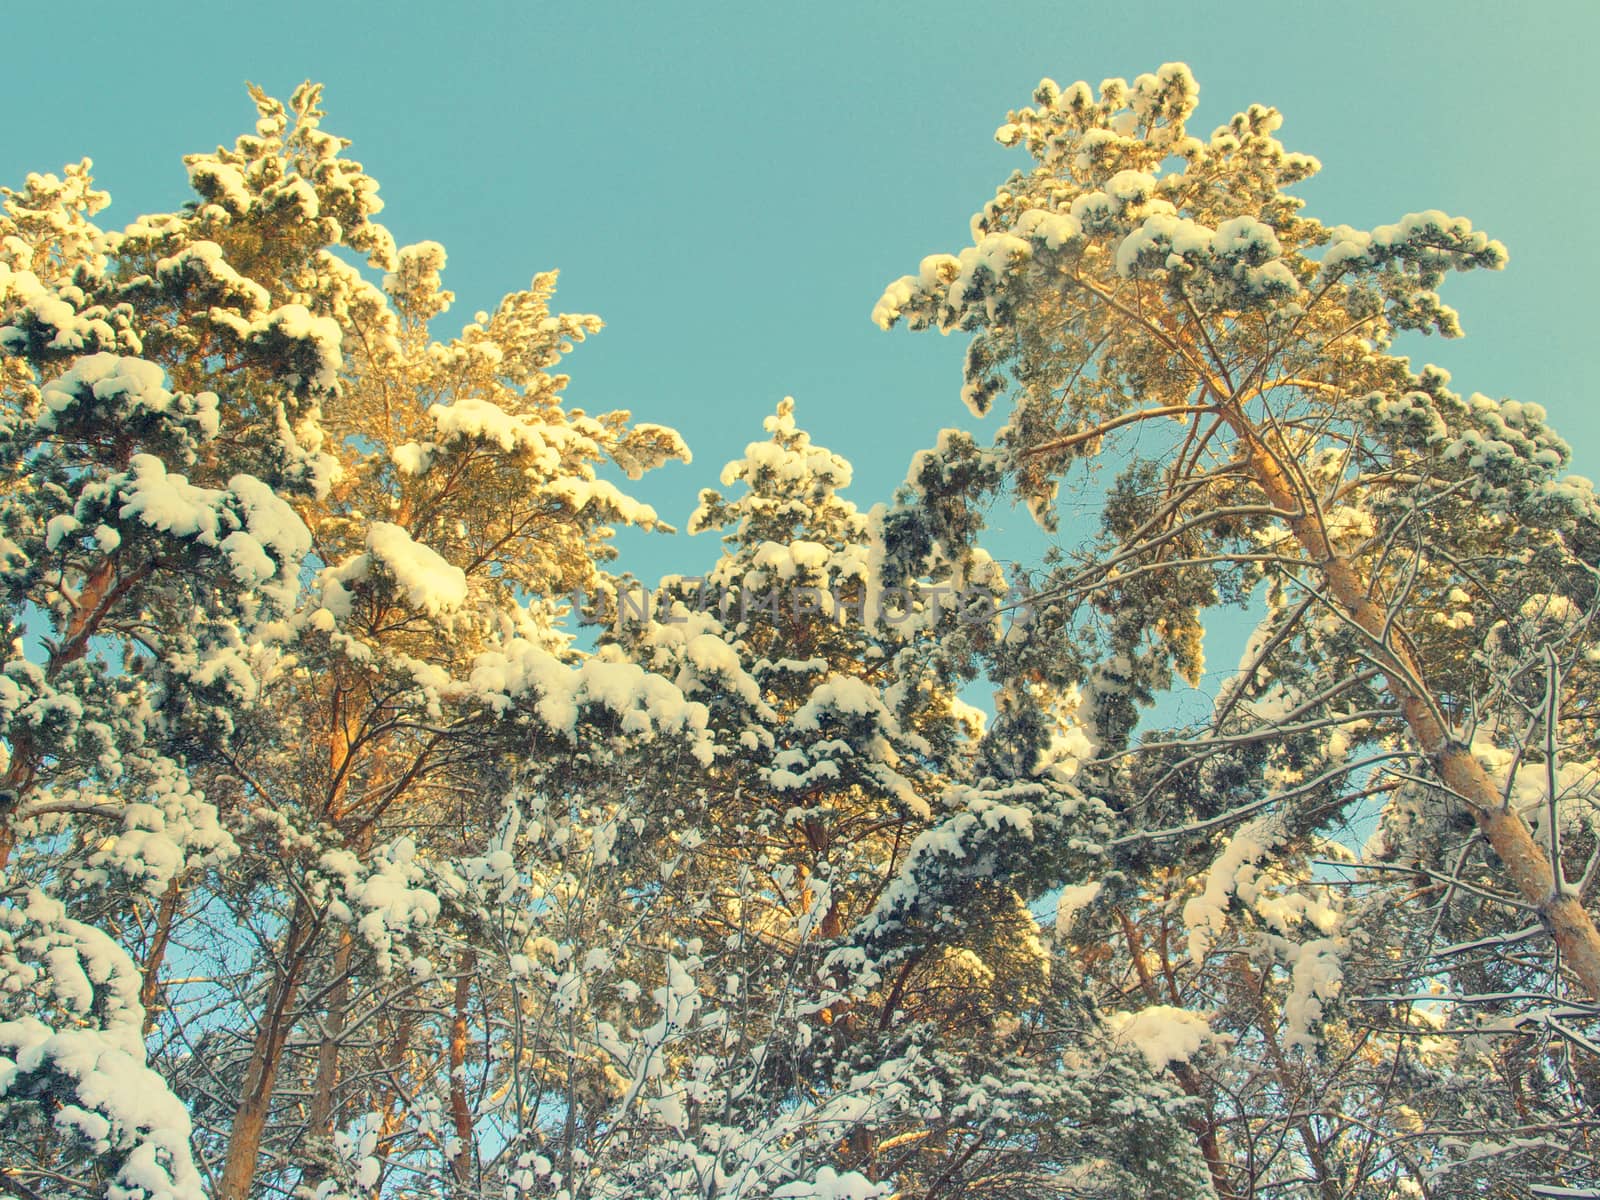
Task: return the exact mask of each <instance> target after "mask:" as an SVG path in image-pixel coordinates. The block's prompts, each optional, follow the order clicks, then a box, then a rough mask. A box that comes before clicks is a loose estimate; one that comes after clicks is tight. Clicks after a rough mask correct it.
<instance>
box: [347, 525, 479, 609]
mask: <svg viewBox="0 0 1600 1200" xmlns="http://www.w3.org/2000/svg"><path fill="white" fill-rule="evenodd" d="M367 553H368V554H369V555H371V557H372V559H373V560H374V561H375V562H377V563H380V564H381V565H382V566H383V568H384V570H385V571H387V572H388V574H389V575H390V576H392V577H393V579H394V581H395V582H396V583H398V584H399V585H400V588H401V590H402V591H403V592H404V593H405V595H406V598H407V599H408V600H409V601H410V602H411V604H412V605H413V607H416V608H419V609H421V610H422V611H423V612H425V613H427V614H428V615H429V616H438V615H440V614H441V613H445V612H449V611H451V610H453V609H457V608H460V607H461V606H462V605H463V604H465V603H466V602H467V574H466V572H465V571H463V570H462V569H461V568H460V567H458V566H455V565H453V564H452V563H450V562H448V561H446V560H445V559H444V557H443V556H441V555H440V554H439V553H438V552H437V551H435V550H434V549H432V548H431V547H429V546H424V545H423V544H422V543H421V542H417V541H413V540H412V537H411V535H410V534H409V533H407V532H406V531H405V530H404V529H402V528H401V527H400V526H398V525H394V524H391V523H389V522H388V521H374V522H372V524H371V525H370V526H369V527H368V529H367Z"/></svg>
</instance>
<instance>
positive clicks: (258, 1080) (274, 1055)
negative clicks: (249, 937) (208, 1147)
mask: <svg viewBox="0 0 1600 1200" xmlns="http://www.w3.org/2000/svg"><path fill="white" fill-rule="evenodd" d="M317 926H318V921H317V918H316V916H315V914H313V913H312V911H311V908H310V906H309V905H307V904H306V902H305V901H304V900H300V901H297V902H296V904H295V908H294V914H293V916H291V917H290V919H289V929H288V932H287V933H286V935H285V936H284V948H283V956H282V960H281V961H282V968H281V971H280V973H279V975H278V978H277V980H276V981H274V983H273V985H272V990H271V992H270V993H269V995H268V998H267V1006H266V1011H265V1012H264V1013H263V1014H262V1019H261V1023H260V1025H259V1026H258V1027H257V1028H256V1037H255V1042H254V1043H253V1044H252V1045H251V1047H250V1060H249V1063H248V1065H247V1066H246V1068H245V1074H244V1086H243V1088H242V1090H241V1094H240V1096H239V1105H238V1107H237V1108H236V1109H234V1114H233V1127H232V1129H231V1130H230V1131H229V1133H228V1153H227V1158H226V1159H225V1161H224V1163H223V1168H222V1175H221V1177H220V1178H219V1179H218V1181H217V1197H218V1200H247V1197H248V1196H249V1195H250V1185H251V1183H252V1182H253V1181H254V1180H255V1174H256V1160H257V1159H258V1158H259V1157H260V1154H261V1141H262V1137H263V1135H264V1134H265V1133H266V1128H267V1115H268V1112H269V1110H270V1109H271V1106H272V1090H273V1087H274V1085H275V1084H276V1083H277V1080H278V1067H279V1065H280V1064H281V1063H282V1061H283V1047H284V1044H285V1043H286V1042H287V1041H288V1040H289V1032H290V1030H291V1028H292V1027H293V1025H294V1021H293V1018H292V1016H291V1015H290V1011H289V1010H290V1008H291V1007H292V1006H293V1004H294V998H295V993H296V992H297V991H298V990H299V987H300V975H301V971H302V970H303V969H304V967H305V959H306V953H307V950H308V948H309V946H310V944H311V942H312V940H313V939H314V938H315V937H316V932H317Z"/></svg>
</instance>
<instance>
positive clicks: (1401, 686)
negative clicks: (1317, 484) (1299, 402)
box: [1222, 400, 1600, 1000]
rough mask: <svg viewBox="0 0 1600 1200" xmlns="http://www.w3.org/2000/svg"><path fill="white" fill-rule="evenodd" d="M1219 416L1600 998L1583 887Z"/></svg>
mask: <svg viewBox="0 0 1600 1200" xmlns="http://www.w3.org/2000/svg"><path fill="white" fill-rule="evenodd" d="M1222 415H1223V419H1224V420H1226V421H1227V423H1228V425H1229V427H1230V428H1231V429H1232V430H1233V431H1234V433H1235V434H1237V435H1238V437H1239V439H1240V441H1241V442H1242V443H1243V446H1244V450H1245V462H1246V465H1247V466H1248V467H1249V469H1250V473H1251V474H1252V475H1253V476H1254V478H1255V480H1256V483H1257V484H1258V485H1259V486H1260V487H1261V490H1262V491H1263V492H1265V493H1266V496H1267V499H1268V500H1269V501H1271V503H1272V504H1273V506H1274V507H1276V508H1280V509H1282V510H1283V511H1285V512H1290V513H1296V514H1298V515H1296V516H1294V517H1291V518H1289V521H1288V524H1289V528H1290V531H1291V532H1292V533H1293V534H1294V536H1295V539H1296V540H1297V541H1298V542H1299V543H1300V546H1301V548H1302V549H1303V550H1304V551H1305V552H1306V554H1307V555H1309V556H1310V559H1311V561H1312V562H1313V563H1314V564H1315V565H1316V566H1317V569H1318V570H1319V571H1320V573H1321V575H1322V579H1323V583H1324V585H1325V586H1326V588H1327V590H1328V593H1329V595H1330V596H1331V597H1332V598H1333V600H1334V601H1335V603H1337V604H1338V605H1339V607H1340V608H1341V609H1342V610H1343V611H1344V613H1345V615H1346V616H1347V617H1349V618H1350V620H1352V621H1353V622H1355V624H1356V625H1357V626H1359V627H1360V628H1361V629H1362V630H1363V631H1364V632H1365V633H1366V634H1367V635H1368V636H1369V637H1371V639H1372V642H1373V655H1374V658H1375V659H1376V660H1377V665H1378V667H1379V669H1381V670H1382V672H1383V678H1384V682H1385V683H1386V684H1387V685H1388V689H1389V692H1390V694H1391V695H1392V696H1394V698H1395V700H1396V702H1397V703H1398V704H1399V705H1400V713H1401V716H1402V717H1404V719H1405V722H1406V726H1407V728H1409V729H1410V731H1411V735H1412V736H1413V737H1414V738H1416V740H1417V746H1418V747H1419V748H1420V749H1421V751H1422V753H1423V755H1424V756H1425V757H1426V758H1427V760H1428V762H1429V763H1430V764H1431V765H1432V766H1433V769H1434V771H1435V772H1436V773H1437V774H1438V776H1439V779H1440V781H1441V782H1442V783H1443V784H1444V785H1445V786H1446V787H1448V788H1449V789H1451V791H1453V792H1454V793H1455V794H1456V795H1457V796H1459V797H1460V798H1461V799H1462V800H1464V801H1465V802H1466V803H1467V805H1468V807H1469V808H1470V809H1471V811H1472V816H1473V820H1475V821H1476V822H1477V825H1478V830H1479V832H1481V833H1482V834H1483V838H1484V840H1485V841H1486V842H1488V843H1489V846H1490V848H1491V849H1493V850H1494V852H1495V854H1497V855H1498V856H1499V858H1500V861H1501V862H1503V863H1504V864H1505V868H1506V874H1507V876H1508V877H1509V879H1510V882H1511V884H1512V886H1513V887H1515V888H1516V890H1517V893H1518V895H1520V896H1521V897H1522V899H1523V900H1524V901H1525V902H1526V903H1527V904H1528V905H1530V906H1531V907H1532V908H1533V909H1534V910H1535V911H1536V912H1537V913H1538V915H1539V919H1540V921H1542V922H1543V924H1544V925H1545V927H1546V928H1547V929H1548V930H1549V931H1550V935H1551V937H1553V938H1554V939H1555V943H1556V946H1557V948H1558V949H1559V950H1560V952H1561V956H1562V957H1563V958H1564V959H1565V960H1566V961H1567V965H1568V966H1570V967H1571V968H1572V971H1573V973H1574V974H1575V975H1577V977H1578V980H1579V982H1580V983H1581V984H1582V986H1583V989H1584V991H1586V992H1587V993H1588V995H1589V997H1590V998H1591V999H1597V1000H1600V930H1596V928H1595V924H1594V921H1593V919H1592V918H1591V917H1590V916H1589V914H1588V912H1586V911H1585V910H1584V908H1583V905H1582V904H1581V903H1580V902H1579V899H1578V897H1577V895H1575V894H1574V893H1573V892H1571V891H1568V890H1566V889H1564V888H1562V887H1560V886H1559V885H1558V883H1557V877H1556V871H1555V867H1554V865H1553V864H1552V863H1551V861H1550V859H1549V857H1548V856H1547V855H1546V854H1545V852H1544V849H1543V848H1542V847H1541V846H1540V845H1539V843H1538V842H1536V841H1535V840H1534V837H1533V832H1532V831H1531V830H1530V829H1529V828H1528V824H1527V822H1526V821H1524V820H1523V819H1522V817H1520V816H1519V815H1518V814H1517V813H1514V812H1512V811H1511V810H1510V809H1509V808H1507V807H1506V805H1505V802H1504V798H1503V797H1502V795H1501V792H1500V789H1499V788H1498V787H1496V786H1495V784H1494V782H1493V780H1491V779H1490V778H1489V775H1488V772H1486V771H1485V770H1484V769H1483V766H1482V764H1480V763H1479V762H1478V760H1477V759H1476V758H1474V757H1473V754H1472V750H1471V748H1470V747H1468V746H1466V745H1464V744H1462V743H1461V742H1460V741H1459V740H1458V739H1456V738H1455V737H1454V736H1452V735H1451V733H1450V731H1449V730H1448V729H1446V728H1445V727H1444V725H1443V724H1441V722H1440V720H1439V718H1438V716H1437V711H1438V710H1437V707H1436V705H1435V703H1434V697H1433V696H1432V695H1430V694H1429V692H1428V684H1427V676H1426V674H1425V673H1424V672H1423V669H1422V664H1421V663H1419V662H1418V661H1417V660H1416V657H1415V656H1414V655H1413V654H1412V653H1411V650H1410V649H1409V647H1408V644H1407V638H1406V637H1405V635H1404V631H1403V629H1402V628H1401V626H1400V624H1399V623H1398V622H1394V621H1392V620H1391V619H1390V615H1389V613H1388V611H1387V610H1386V609H1385V608H1384V607H1383V606H1382V605H1381V604H1379V603H1378V602H1377V601H1376V600H1374V599H1373V597H1372V593H1371V588H1370V586H1369V581H1365V580H1363V579H1362V578H1361V575H1360V573H1359V572H1358V571H1357V570H1356V568H1355V566H1354V564H1352V563H1351V562H1350V560H1349V559H1347V558H1344V557H1341V556H1340V555H1338V554H1337V553H1335V552H1334V550H1333V547H1332V546H1330V545H1329V543H1328V539H1327V535H1326V533H1325V532H1324V531H1323V529H1322V525H1321V523H1320V522H1319V521H1318V520H1317V519H1316V518H1315V516H1314V515H1313V506H1312V505H1311V504H1310V503H1309V502H1308V501H1309V500H1310V497H1308V496H1306V495H1305V493H1304V489H1303V488H1302V487H1300V486H1299V485H1297V484H1296V483H1295V482H1294V481H1293V480H1292V479H1290V478H1289V476H1288V474H1287V472H1285V470H1284V469H1283V467H1282V465H1281V463H1280V460H1279V458H1278V456H1277V455H1275V454H1274V453H1273V451H1272V448H1271V447H1270V446H1269V445H1268V444H1267V443H1266V441H1265V440H1264V439H1263V437H1262V435H1261V431H1260V430H1259V429H1258V428H1257V427H1256V426H1255V424H1254V423H1253V422H1251V421H1250V419H1249V418H1248V417H1246V416H1245V415H1244V412H1243V411H1242V409H1241V408H1240V406H1239V404H1238V402H1237V401H1233V400H1230V401H1229V402H1228V403H1226V404H1225V405H1224V406H1223V409H1222Z"/></svg>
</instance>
